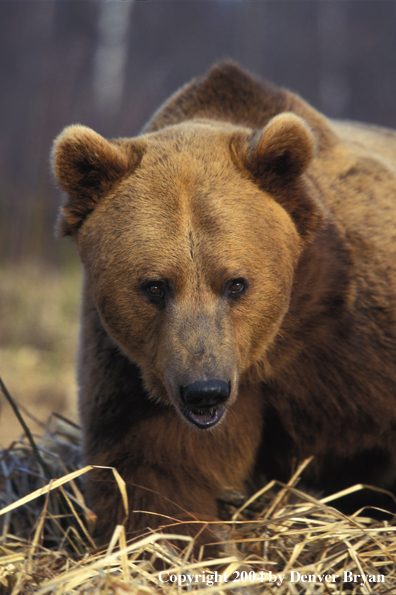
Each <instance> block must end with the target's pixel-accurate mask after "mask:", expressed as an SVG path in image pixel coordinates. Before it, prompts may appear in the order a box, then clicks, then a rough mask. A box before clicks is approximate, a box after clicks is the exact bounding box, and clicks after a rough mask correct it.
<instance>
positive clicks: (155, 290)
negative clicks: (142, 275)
mask: <svg viewBox="0 0 396 595" xmlns="http://www.w3.org/2000/svg"><path fill="white" fill-rule="evenodd" d="M147 293H148V294H149V296H150V297H153V298H157V299H162V298H163V297H164V295H165V292H164V290H163V289H162V287H161V286H160V285H157V284H156V283H151V284H150V285H147Z"/></svg>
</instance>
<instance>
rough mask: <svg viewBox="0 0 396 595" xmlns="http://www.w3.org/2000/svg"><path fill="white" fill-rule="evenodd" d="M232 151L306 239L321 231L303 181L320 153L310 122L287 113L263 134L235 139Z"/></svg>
mask: <svg viewBox="0 0 396 595" xmlns="http://www.w3.org/2000/svg"><path fill="white" fill-rule="evenodd" d="M231 150H232V153H233V155H234V160H235V163H236V165H237V166H238V167H239V168H242V169H244V170H245V171H247V172H248V174H249V175H250V176H251V177H252V178H253V180H254V181H255V182H256V184H258V186H260V187H261V188H263V190H266V191H268V192H269V193H270V194H271V195H272V196H273V198H275V200H276V201H277V202H279V203H280V204H281V205H282V206H283V207H284V209H285V210H286V211H287V212H288V213H289V214H290V215H291V217H292V218H293V220H294V222H295V224H296V226H297V228H298V229H299V231H300V233H301V235H302V236H306V237H307V236H309V235H310V233H311V232H312V231H313V230H314V229H316V228H317V225H318V223H319V220H320V219H321V214H320V213H319V209H318V205H317V203H316V201H315V200H314V199H313V198H312V197H311V196H310V195H309V193H308V192H307V188H306V184H305V183H304V181H303V180H302V178H301V174H303V173H304V171H305V170H306V169H307V167H308V166H309V164H310V163H311V161H312V159H313V157H314V155H315V150H316V143H315V139H314V136H313V134H312V132H311V130H310V128H309V127H308V125H307V124H306V122H305V121H304V120H303V119H302V118H300V117H299V116H296V115H295V114H293V113H289V112H284V113H282V114H279V115H277V116H275V117H274V118H272V119H271V120H270V121H269V123H268V124H267V125H266V126H265V127H264V128H263V129H262V130H257V131H255V132H253V133H252V134H250V135H248V136H243V135H237V136H235V137H234V138H233V141H232V143H231Z"/></svg>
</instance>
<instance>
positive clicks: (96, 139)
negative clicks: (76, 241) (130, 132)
mask: <svg viewBox="0 0 396 595" xmlns="http://www.w3.org/2000/svg"><path fill="white" fill-rule="evenodd" d="M143 152H144V149H143V147H142V145H141V144H139V142H138V141H136V142H134V141H133V140H128V141H122V140H118V141H108V140H106V139H105V138H103V137H102V136H100V134H97V133H96V132H94V131H93V130H91V128H88V127H87V126H81V125H78V124H77V125H73V126H68V127H67V128H65V129H64V130H63V132H61V134H60V135H59V136H58V137H57V138H56V139H55V141H54V145H53V148H52V153H51V158H52V169H53V172H54V174H55V177H56V179H57V180H58V182H59V185H60V187H61V189H62V190H64V191H65V192H66V193H67V194H68V196H67V198H66V200H65V202H64V204H63V205H62V207H61V210H60V216H59V220H58V233H59V234H60V235H74V233H75V232H76V231H77V230H78V229H79V227H80V226H81V224H82V222H83V221H84V219H85V217H86V216H87V215H88V214H89V213H90V212H91V211H93V209H94V208H95V205H96V204H97V202H98V201H99V200H100V199H101V198H102V197H103V196H105V195H106V194H107V193H108V192H109V191H110V190H111V188H112V187H113V186H114V185H115V184H116V183H117V182H119V181H120V180H121V179H122V178H124V177H125V176H127V175H128V174H129V173H131V172H132V171H133V170H134V169H135V168H136V167H137V166H138V164H139V162H140V160H141V158H142V155H143Z"/></svg>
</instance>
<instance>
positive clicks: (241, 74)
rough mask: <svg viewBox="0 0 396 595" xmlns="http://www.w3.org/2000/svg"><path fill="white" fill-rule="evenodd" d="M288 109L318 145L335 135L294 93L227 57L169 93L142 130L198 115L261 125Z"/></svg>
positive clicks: (249, 125)
mask: <svg viewBox="0 0 396 595" xmlns="http://www.w3.org/2000/svg"><path fill="white" fill-rule="evenodd" d="M283 112H292V113H295V114H296V115H298V116H300V117H302V118H303V119H304V120H305V121H306V122H307V124H308V125H309V126H310V127H311V128H312V130H313V131H314V133H315V136H316V138H317V141H318V147H319V149H322V148H325V147H326V146H332V145H333V144H334V143H335V141H336V140H337V137H336V135H335V133H334V131H333V128H332V126H331V123H330V122H329V120H327V119H326V118H325V117H324V116H323V115H322V114H320V113H319V112H317V111H316V110H314V109H313V108H312V107H311V106H310V105H309V104H308V103H306V102H305V101H303V100H302V99H301V98H300V97H298V95H295V94H294V93H292V92H290V91H288V90H286V89H283V88H279V87H276V86H275V85H273V84H271V83H269V82H267V81H262V80H260V79H259V78H257V77H256V76H254V75H252V74H250V73H248V72H246V71H245V70H243V69H242V68H240V67H239V66H238V65H237V64H235V63H234V62H232V61H230V60H225V61H222V62H220V63H218V64H216V65H215V66H214V67H213V68H211V69H210V70H209V72H208V73H207V74H206V75H204V76H203V77H201V78H197V79H193V80H192V81H191V82H189V83H187V84H186V85H185V86H184V87H182V88H181V89H180V90H179V91H177V92H176V93H175V94H174V95H172V96H171V97H170V99H168V100H167V101H166V102H165V103H164V104H163V105H162V106H161V107H160V108H159V109H158V110H157V112H156V113H155V114H154V115H153V117H152V118H151V120H150V121H149V122H148V123H147V125H146V126H145V128H144V130H143V132H145V133H149V132H156V131H158V130H160V129H162V128H165V127H167V126H173V125H175V124H179V123H181V122H185V121H188V120H196V119H199V118H204V119H210V120H216V121H218V122H228V123H231V124H234V125H236V126H244V127H247V128H252V129H259V128H263V127H264V126H266V125H267V124H268V122H269V121H270V120H271V119H272V118H273V117H274V116H277V115H278V114H281V113H283Z"/></svg>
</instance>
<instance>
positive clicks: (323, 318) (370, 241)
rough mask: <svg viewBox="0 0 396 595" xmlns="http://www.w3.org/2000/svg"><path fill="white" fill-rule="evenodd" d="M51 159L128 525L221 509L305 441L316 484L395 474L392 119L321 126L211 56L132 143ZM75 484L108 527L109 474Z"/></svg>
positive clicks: (97, 408) (101, 460)
mask: <svg viewBox="0 0 396 595" xmlns="http://www.w3.org/2000/svg"><path fill="white" fill-rule="evenodd" d="M53 163H54V171H55V174H56V176H57V178H58V181H59V183H60V186H61V188H62V189H63V190H65V191H66V192H67V197H66V200H65V202H64V204H63V207H62V210H61V215H60V220H59V229H60V232H61V233H63V234H71V235H72V236H73V237H74V239H75V241H76V243H77V246H78V249H79V253H80V256H81V260H82V262H83V264H84V270H85V282H84V299H83V310H82V334H81V347H80V364H79V384H80V412H81V420H82V424H83V430H84V451H85V457H86V460H87V461H88V462H89V463H93V464H96V465H110V466H114V467H117V469H118V471H119V472H120V473H121V475H122V476H123V477H124V479H125V481H126V483H127V488H128V494H129V499H130V507H131V510H132V511H147V512H132V513H131V515H130V518H129V519H128V521H127V527H128V530H129V531H131V532H132V531H135V530H137V531H142V530H144V529H145V528H146V527H157V526H159V525H161V524H164V523H165V524H166V523H167V522H169V520H168V517H172V518H175V519H181V520H189V519H191V518H195V517H196V518H200V519H202V518H203V519H206V520H211V519H216V516H217V504H216V499H217V498H218V496H219V495H220V494H221V492H222V491H223V490H224V489H225V488H229V487H233V488H236V489H238V490H244V489H245V488H246V486H247V485H248V484H250V485H252V484H254V482H255V479H256V478H257V477H258V476H259V475H260V474H261V473H263V472H265V473H267V474H269V475H270V476H271V477H278V478H280V479H287V478H288V476H289V474H290V473H291V471H292V468H293V465H294V464H295V462H296V461H297V462H298V461H299V460H303V459H304V458H305V457H307V456H310V455H314V456H315V459H314V462H313V464H312V465H311V466H310V467H309V468H308V470H307V473H306V477H305V479H306V481H307V482H310V483H311V484H312V485H313V486H315V487H320V488H322V489H324V490H327V491H331V490H335V489H338V488H342V487H345V486H347V485H350V484H353V483H355V482H360V481H362V482H365V483H374V484H376V485H379V486H382V487H386V488H390V487H392V486H393V483H394V479H395V459H396V443H395V442H396V437H395V436H396V434H395V425H396V404H395V396H394V391H395V387H396V304H395V295H396V274H395V267H396V265H395V263H396V242H395V240H396V237H395V236H396V231H395V226H394V219H395V208H396V134H395V133H393V132H391V131H386V130H382V129H377V128H375V127H364V126H362V125H355V124H352V123H345V124H344V123H340V122H338V123H337V122H330V121H328V120H326V119H325V118H324V117H323V116H322V115H320V114H318V113H317V112H315V110H313V109H312V108H311V107H310V106H308V105H307V104H306V103H304V102H303V101H302V100H301V99H300V98H298V97H296V96H295V95H293V94H291V93H289V92H287V91H284V90H280V89H276V88H274V87H271V86H269V85H267V84H263V83H261V82H260V81H258V80H256V79H255V78H254V77H252V76H250V75H248V74H246V73H245V72H244V71H242V70H241V69H239V68H238V67H236V66H235V65H233V64H230V63H223V64H220V65H218V66H216V67H214V68H213V69H212V70H211V71H210V72H209V73H208V75H207V76H206V77H204V78H203V79H201V80H197V81H193V82H192V83H189V84H188V85H187V86H185V87H184V88H183V89H182V90H181V91H179V92H178V93H176V94H175V95H174V96H173V97H172V98H170V100H169V101H168V102H167V103H166V104H165V105H164V106H163V107H162V108H161V109H160V110H159V112H157V114H155V115H154V117H153V119H152V120H151V122H150V123H149V125H148V126H147V127H146V130H145V132H144V133H143V134H142V135H141V136H140V137H138V138H137V139H130V140H128V139H121V140H117V141H106V140H105V139H103V138H102V137H100V136H99V135H98V134H96V133H94V132H93V131H91V130H89V129H88V128H85V127H83V126H73V127H69V128H67V129H65V131H64V132H63V133H62V134H61V135H60V136H59V137H58V139H57V140H56V141H55V144H54V150H53ZM240 278H243V279H245V280H246V291H245V293H243V295H241V296H240V297H238V298H237V299H235V298H233V297H232V296H231V295H230V294H229V293H227V287H229V285H227V284H229V283H230V280H232V279H234V280H235V279H240ZM158 280H165V281H166V299H164V300H163V301H159V302H158V303H155V304H154V303H153V302H152V301H150V299H148V297H147V292H145V288H146V286H147V283H150V282H153V283H154V282H156V281H158ZM211 378H219V379H222V380H224V381H226V382H228V381H230V382H231V387H232V388H231V395H230V398H229V400H228V401H227V403H226V413H225V415H224V416H223V418H222V420H221V421H220V422H219V424H217V425H215V426H214V427H213V428H212V429H209V430H201V429H197V428H195V427H193V426H192V425H190V424H189V423H188V422H187V421H186V419H185V418H184V416H183V415H182V413H181V402H180V398H181V397H180V391H179V388H180V387H181V386H186V385H189V384H190V383H193V382H195V381H198V380H202V379H211ZM87 489H88V497H89V501H90V503H91V505H92V507H93V509H94V510H95V511H96V512H97V513H98V514H99V521H98V522H99V527H98V530H99V533H100V534H101V536H102V538H104V539H107V538H109V536H110V535H111V531H112V530H113V528H114V525H115V524H116V523H117V522H121V521H122V520H123V514H124V513H123V509H122V505H121V500H120V498H119V496H118V490H117V487H116V485H115V484H114V482H112V480H111V476H110V475H109V473H108V472H106V471H97V472H96V474H95V475H93V476H92V477H91V478H90V479H89V482H88V486H87ZM150 513H157V514H158V515H164V516H163V517H161V516H159V517H157V516H155V515H153V514H150ZM177 530H178V531H179V528H177ZM186 531H187V532H190V533H193V534H194V533H195V532H196V531H197V529H196V528H195V526H191V525H186ZM213 539H214V537H213V535H210V534H207V533H203V534H202V535H201V541H202V542H203V543H205V542H208V541H211V540H213Z"/></svg>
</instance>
